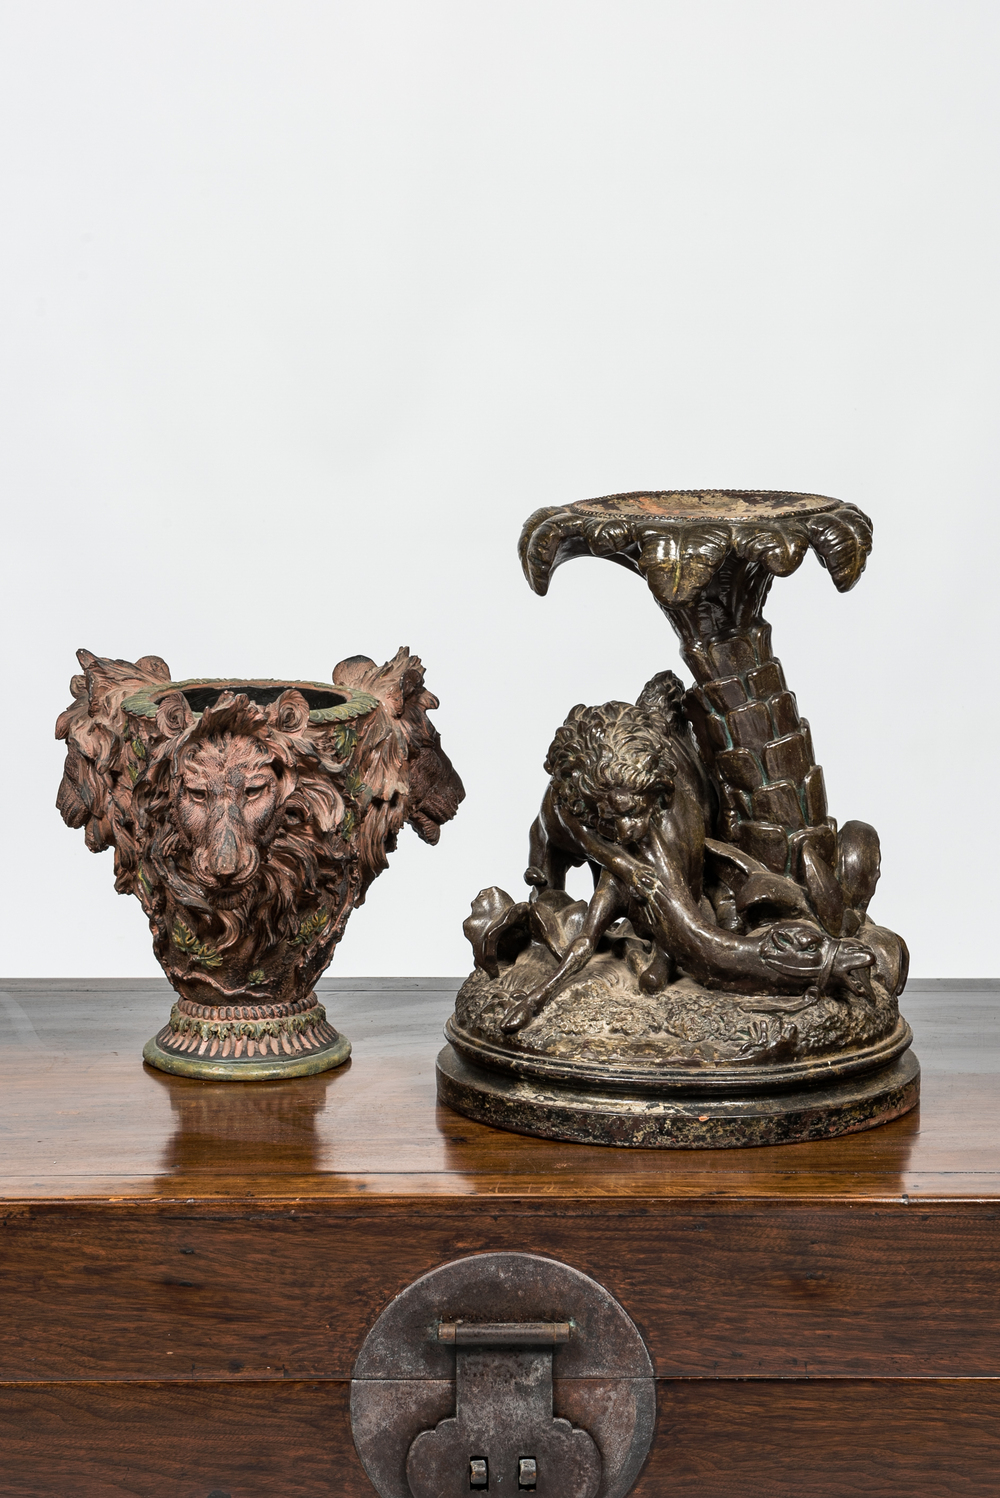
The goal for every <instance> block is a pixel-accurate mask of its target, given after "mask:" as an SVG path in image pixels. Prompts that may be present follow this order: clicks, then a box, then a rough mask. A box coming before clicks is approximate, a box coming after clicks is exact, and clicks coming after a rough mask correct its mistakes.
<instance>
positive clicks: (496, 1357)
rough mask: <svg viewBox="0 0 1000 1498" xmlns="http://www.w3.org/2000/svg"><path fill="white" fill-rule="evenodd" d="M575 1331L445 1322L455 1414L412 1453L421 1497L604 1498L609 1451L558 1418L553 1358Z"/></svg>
mask: <svg viewBox="0 0 1000 1498" xmlns="http://www.w3.org/2000/svg"><path fill="white" fill-rule="evenodd" d="M570 1333H571V1324H570V1322H568V1321H489V1322H470V1321H442V1322H440V1323H439V1325H438V1329H437V1335H438V1341H439V1342H444V1343H447V1344H448V1345H449V1346H451V1347H454V1348H455V1413H454V1415H453V1416H451V1417H450V1418H449V1419H447V1420H442V1421H440V1422H439V1424H438V1425H437V1426H436V1427H435V1429H434V1430H425V1431H422V1432H421V1433H420V1435H418V1436H417V1438H416V1440H415V1441H414V1442H413V1445H412V1446H411V1447H410V1450H409V1454H408V1456H407V1459H406V1477H407V1481H408V1482H409V1485H410V1491H411V1493H412V1494H413V1498H464V1495H465V1494H467V1493H468V1492H470V1491H472V1492H478V1493H492V1494H500V1495H504V1494H510V1498H516V1495H517V1494H518V1493H534V1494H536V1495H537V1498H595V1495H596V1493H597V1490H598V1488H599V1486H600V1482H601V1454H600V1452H599V1451H598V1449H597V1446H596V1445H595V1444H594V1441H593V1439H592V1437H591V1436H590V1435H589V1434H588V1432H587V1431H585V1430H580V1429H575V1428H574V1427H573V1426H572V1425H571V1424H570V1422H569V1421H568V1420H561V1419H558V1418H556V1416H555V1415H554V1414H553V1412H552V1354H553V1352H554V1350H555V1348H557V1347H559V1346H560V1345H562V1344H564V1343H566V1342H568V1341H569V1340H570Z"/></svg>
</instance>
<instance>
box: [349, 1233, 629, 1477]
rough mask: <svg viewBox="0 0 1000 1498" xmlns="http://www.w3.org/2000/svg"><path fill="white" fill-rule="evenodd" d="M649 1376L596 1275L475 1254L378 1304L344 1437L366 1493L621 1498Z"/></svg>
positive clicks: (536, 1258) (526, 1258)
mask: <svg viewBox="0 0 1000 1498" xmlns="http://www.w3.org/2000/svg"><path fill="white" fill-rule="evenodd" d="M484 1313H485V1314H484ZM487 1317H489V1318H490V1319H487ZM652 1373H653V1369H652V1365H651V1364H650V1360H649V1355H648V1353H647V1352H646V1348H645V1346H644V1345H643V1341H642V1338H641V1337H640V1335H639V1333H638V1331H637V1330H636V1328H635V1326H634V1325H633V1323H632V1321H631V1320H630V1319H629V1317H628V1315H627V1314H626V1312H625V1311H624V1310H623V1309H622V1307H621V1306H620V1305H619V1304H618V1302H617V1301H616V1300H615V1299H614V1297H613V1296H611V1295H610V1294H609V1293H608V1291H607V1290H605V1289H604V1287H603V1286H602V1285H599V1284H598V1283H597V1282H596V1280H592V1279H590V1278H589V1277H588V1276H587V1275H585V1274H581V1273H580V1271H579V1270H577V1269H572V1268H571V1267H570V1266H569V1265H568V1264H561V1263H559V1262H558V1261H557V1260H555V1259H546V1258H543V1257H542V1256H541V1255H538V1254H520V1253H488V1254H476V1255H473V1256H471V1257H469V1258H465V1259H457V1260H455V1261H454V1262H453V1263H450V1264H442V1265H441V1266H440V1268H438V1269H434V1270H432V1271H431V1272H430V1273H429V1274H425V1275H423V1276H422V1277H421V1278H420V1279H418V1280H416V1281H414V1283H413V1284H412V1285H410V1286H409V1287H408V1288H407V1289H405V1290H403V1291H402V1292H401V1293H400V1294H399V1295H397V1296H396V1298H395V1300H393V1301H391V1302H390V1303H389V1305H387V1306H386V1308H385V1310H384V1311H383V1312H382V1314H381V1315H380V1316H379V1318H378V1320H377V1321H376V1322H375V1324H374V1325H373V1326H372V1328H371V1330H370V1332H369V1333H368V1336H367V1338H366V1339H365V1343H364V1346H363V1347H362V1349H361V1352H360V1353H359V1355H358V1359H357V1362H356V1363H355V1366H354V1377H353V1379H352V1381H351V1429H352V1432H353V1435H354V1443H355V1446H356V1447H357V1450H358V1454H359V1456H360V1457H361V1461H362V1463H363V1465H364V1468H365V1471H366V1472H367V1474H368V1476H369V1478H370V1479H371V1481H372V1484H373V1486H374V1487H375V1490H376V1492H377V1493H378V1494H379V1495H380V1498H466V1495H468V1494H470V1493H471V1494H476V1493H480V1494H488V1495H490V1498H520V1495H521V1494H527V1493H533V1494H535V1498H625V1494H627V1493H628V1492H629V1490H630V1489H631V1488H632V1486H633V1484H634V1483H635V1481H636V1478H637V1477H638V1475H639V1472H640V1470H641V1468H642V1464H643V1461H644V1460H645V1456H646V1453H647V1451H648V1449H649V1445H650V1442H651V1440H652V1435H653V1422H654V1418H655V1393H654V1381H653V1377H652Z"/></svg>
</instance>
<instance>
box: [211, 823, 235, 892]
mask: <svg viewBox="0 0 1000 1498" xmlns="http://www.w3.org/2000/svg"><path fill="white" fill-rule="evenodd" d="M239 857H240V850H239V847H238V845H237V842H236V836H235V834H234V832H233V829H232V828H231V827H227V828H226V829H225V830H224V832H223V834H222V836H221V838H220V839H219V841H218V843H217V844H216V848H215V858H214V859H213V860H212V861H213V863H214V864H215V873H216V874H217V875H218V876H219V877H220V878H222V879H229V878H231V877H232V875H233V874H235V873H236V869H237V866H238V864H239Z"/></svg>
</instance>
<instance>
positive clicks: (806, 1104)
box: [437, 1045, 920, 1149]
mask: <svg viewBox="0 0 1000 1498" xmlns="http://www.w3.org/2000/svg"><path fill="white" fill-rule="evenodd" d="M437 1079H438V1098H439V1099H440V1101H441V1102H442V1103H446V1104H447V1106H448V1107H449V1108H454V1109H455V1111H456V1112H458V1113H464V1114H465V1115H466V1117H468V1118H474V1119H475V1120H476V1121H477V1122H478V1123H485V1124H492V1125H493V1126H494V1127H496V1128H500V1129H511V1130H513V1131H514V1132H515V1133H518V1134H536V1135H539V1136H540V1137H541V1138H543V1139H566V1140H569V1141H571V1142H573V1143H575V1144H609V1145H617V1146H619V1147H623V1148H628V1149H734V1148H748V1147H752V1146H755V1145H769V1144H796V1143H799V1142H801V1141H803V1140H807V1139H832V1138H835V1137H836V1136H837V1135H838V1134H855V1133H858V1132H859V1131H860V1130H862V1129H873V1128H875V1127H876V1126H877V1125H878V1124H883V1123H888V1122H889V1120H890V1119H893V1118H899V1117H900V1115H901V1114H903V1113H908V1112H909V1111H910V1109H911V1108H913V1107H915V1106H916V1104H917V1102H918V1100H919V1097H920V1065H919V1063H918V1061H917V1058H916V1056H914V1054H913V1052H912V1051H909V1050H908V1051H905V1052H904V1053H903V1055H901V1056H899V1057H897V1058H896V1059H895V1060H894V1061H891V1062H890V1063H889V1064H888V1065H887V1066H883V1067H880V1068H878V1069H877V1070H875V1071H870V1072H866V1073H864V1074H863V1075H861V1076H852V1077H847V1078H842V1079H841V1080H839V1081H829V1082H823V1081H820V1082H818V1083H814V1084H811V1085H809V1086H801V1087H797V1088H795V1089H794V1090H789V1091H786V1092H774V1093H770V1094H767V1095H762V1096H759V1097H747V1096H746V1095H745V1094H744V1095H734V1096H729V1097H727V1096H725V1095H720V1094H719V1092H718V1090H715V1091H712V1092H709V1091H708V1090H707V1089H706V1090H705V1091H702V1092H699V1091H698V1090H697V1088H696V1084H695V1083H694V1082H693V1079H692V1085H691V1089H690V1091H686V1092H684V1093H677V1092H672V1093H671V1094H670V1095H669V1096H662V1095H661V1096H659V1097H657V1096H654V1095H651V1094H650V1093H649V1092H644V1093H636V1094H634V1095H632V1096H629V1095H628V1094H627V1093H622V1092H612V1091H607V1092H600V1091H591V1090H589V1089H588V1090H586V1091H585V1090H583V1089H580V1088H574V1087H571V1086H566V1085H562V1084H559V1083H556V1082H552V1081H541V1080H539V1079H538V1078H532V1077H526V1076H518V1075H515V1074H512V1073H510V1072H506V1073H505V1072H499V1071H487V1070H486V1069H485V1068H484V1067H479V1066H474V1065H472V1064H470V1063H469V1062H468V1061H466V1060H465V1059H464V1058H463V1057H462V1056H460V1055H459V1054H458V1052H457V1051H456V1050H455V1049H454V1048H453V1047H452V1046H450V1045H446V1046H445V1047H444V1049H443V1050H442V1052H441V1054H440V1055H439V1056H438V1059H437Z"/></svg>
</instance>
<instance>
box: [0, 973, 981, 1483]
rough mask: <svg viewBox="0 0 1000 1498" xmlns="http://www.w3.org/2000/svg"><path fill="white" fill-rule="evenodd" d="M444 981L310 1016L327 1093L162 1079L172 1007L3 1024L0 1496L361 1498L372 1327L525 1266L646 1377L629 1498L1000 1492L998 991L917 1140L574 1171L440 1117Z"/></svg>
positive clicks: (59, 1001) (31, 998) (327, 996)
mask: <svg viewBox="0 0 1000 1498" xmlns="http://www.w3.org/2000/svg"><path fill="white" fill-rule="evenodd" d="M455 987H456V983H455V982H453V981H451V980H446V979H441V980H434V979H428V978H422V979H386V980H377V979H354V980H349V979H343V980H339V981H336V980H335V981H333V982H330V983H327V984H326V985H324V994H323V996H324V1000H325V1002H326V1003H327V1005H328V1008H329V1010H330V1015H331V1018H332V1019H333V1021H334V1022H335V1023H336V1024H337V1025H338V1027H339V1028H342V1029H343V1030H344V1031H345V1032H346V1033H347V1034H348V1035H349V1036H350V1038H351V1039H352V1041H353V1042H354V1057H353V1060H352V1061H351V1062H350V1064H349V1065H348V1066H347V1067H346V1068H343V1069H341V1070H340V1071H337V1072H332V1073H328V1074H326V1075H324V1076H318V1077H310V1078H305V1079H302V1080H300V1081H296V1082H290V1083H279V1084H267V1083H263V1084H252V1085H247V1086H242V1087H241V1086H235V1085H232V1084H229V1085H226V1084H210V1083H202V1082H194V1081H189V1080H186V1079H182V1078H175V1077H168V1076H164V1075H161V1074H159V1073H154V1072H152V1071H149V1070H148V1069H145V1068H144V1067H143V1066H142V1064H141V1062H140V1059H139V1056H140V1051H141V1047H142V1044H143V1042H144V1041H145V1040H146V1039H147V1038H148V1036H149V1035H151V1034H152V1033H153V1031H154V1030H155V1029H156V1028H157V1027H158V1026H159V1024H160V1023H161V1022H162V1017H163V1014H164V1012H165V1005H166V1003H167V998H166V993H167V991H166V987H165V985H164V984H162V983H160V982H155V981H152V980H150V981H148V982H132V983H129V982H125V981H118V982H107V983H97V982H83V981H80V982H71V981H58V982H45V981H42V980H37V981H32V982H19V983H8V984H7V985H6V988H5V990H4V997H3V998H2V999H0V1023H2V1036H3V1039H2V1045H0V1077H2V1100H0V1136H2V1170H0V1196H2V1203H0V1217H2V1222H3V1228H4V1231H3V1235H2V1238H0V1243H2V1272H3V1278H2V1291H3V1293H2V1302H0V1315H2V1322H3V1331H2V1338H0V1362H2V1366H0V1493H2V1494H4V1495H18V1498H22V1495H23V1498H27V1495H31V1498H34V1495H49V1494H52V1495H60V1498H62V1495H67V1498H125V1495H129V1498H209V1495H216V1498H219V1495H229V1498H265V1495H266V1498H320V1495H323V1498H326V1495H331V1494H332V1495H337V1498H355V1495H358V1498H361V1495H370V1494H371V1492H372V1489H371V1487H370V1485H369V1483H368V1480H367V1478H366V1477H365V1475H364V1472H363V1470H362V1468H361V1466H360V1463H359V1461H358V1458H357V1456H356V1454H355V1452H354V1447H353V1444H352V1441H351V1432H350V1420H349V1411H348V1389H349V1380H350V1376H351V1370H352V1367H353V1364H354V1361H355V1358H356V1356H357V1353H358V1350H359V1348H360V1346H361V1343H362V1341H363V1339H364V1337H365V1334H366V1332H367V1330H368V1328H369V1327H370V1325H371V1324H372V1322H373V1321H374V1320H375V1318H376V1317H377V1316H378V1314H379V1313H380V1311H381V1310H382V1309H383V1307H384V1306H385V1305H386V1304H387V1302H388V1301H389V1300H390V1299H391V1298H392V1297H393V1296H394V1295H395V1294H397V1293H398V1292H399V1291H400V1290H402V1289H403V1288H404V1287H405V1286H406V1285H408V1284H409V1283H410V1282H411V1281H412V1280H414V1279H415V1278H416V1277H417V1276H418V1275H420V1274H422V1273H424V1272H426V1271H427V1270H429V1269H432V1268H434V1267H436V1266H438V1265H440V1264H442V1263H445V1262H447V1261H448V1260H450V1259H453V1258H458V1257H461V1256H463V1255H467V1254H471V1253H476V1252H482V1251H489V1250H519V1251H529V1252H535V1253H541V1254H546V1255H550V1256H552V1257H554V1258H557V1259H561V1260H563V1261H565V1262H566V1263H568V1264H571V1265H573V1266H575V1267H576V1268H578V1269H580V1270H583V1271H584V1272H585V1273H586V1274H588V1275H590V1276H592V1277H593V1278H594V1279H596V1280H598V1281H600V1283H601V1284H603V1285H605V1286H606V1287H607V1288H608V1289H609V1290H610V1291H611V1293H612V1294H613V1295H614V1296H616V1297H617V1299H618V1300H619V1301H620V1302H621V1303H622V1304H623V1305H624V1307H625V1308H626V1310H627V1311H628V1312H629V1314H630V1315H631V1316H632V1318H633V1320H634V1321H635V1323H636V1325H637V1326H638V1328H639V1330H640V1331H641V1333H642V1335H643V1337H644V1338H645V1341H646V1343H647V1346H648V1348H649V1351H650V1355H651V1357H652V1361H653V1365H654V1369H655V1372H656V1376H657V1405H658V1413H657V1423H656V1433H655V1438H654V1442H653V1447H652V1451H651V1454H650V1457H649V1460H648V1462H647V1464H646V1467H645V1469H644V1471H643V1473H642V1475H641V1477H640V1478H639V1481H638V1483H637V1485H636V1487H635V1489H634V1492H635V1493H636V1495H637V1498H643V1495H644V1498H661V1495H662V1498H668V1495H669V1498H846V1495H869V1494H870V1495H873V1498H874V1495H878V1498H904V1495H905V1498H943V1495H952V1494H955V1495H958V1494H962V1495H970V1498H973V1495H974V1498H987V1495H990V1494H993V1493H1000V1292H998V1286H997V1280H998V1256H1000V984H995V983H990V982H981V983H951V984H949V983H945V982H942V983H922V984H919V983H918V984H914V985H913V986H912V987H911V988H910V989H909V990H908V991H907V994H906V995H905V997H904V1003H903V1008H904V1011H905V1013H906V1014H907V1017H908V1018H909V1019H910V1020H911V1023H912V1024H913V1027H914V1030H915V1032H916V1036H917V1039H916V1047H915V1048H916V1050H917V1052H918V1054H919V1056H920V1059H921V1062H922V1064H923V1095H922V1103H921V1106H920V1109H919V1111H917V1112H914V1113H911V1114H909V1115H908V1116H906V1117H905V1118H901V1119H899V1120H897V1121H896V1122H894V1123H891V1124H889V1125H886V1126H885V1127H883V1128H880V1129H876V1130H873V1131H871V1132H869V1133H865V1134H858V1135H854V1136H850V1137H847V1138H844V1139H839V1140H834V1141H829V1142H826V1143H818V1144H802V1145H790V1146H784V1147H781V1148H772V1149H752V1150H732V1151H719V1152H695V1151H685V1152H681V1151H678V1152H673V1151H628V1150H612V1149H600V1148H590V1147H584V1146H578V1145H562V1144H555V1143H551V1142H546V1141H542V1140H536V1139H530V1138H525V1137H522V1136H518V1135H514V1134H505V1133H499V1132H496V1131H492V1130H490V1129H487V1128H485V1127H482V1126H480V1125H477V1124H474V1123H471V1122H470V1121H468V1120H466V1119H464V1118H461V1117H459V1116H457V1115H455V1114H452V1113H450V1112H449V1111H448V1110H446V1109H444V1108H441V1107H439V1106H438V1105H437V1104H436V1103H435V1097H434V1057H435V1053H436V1051H437V1049H438V1046H439V1043H440V1035H441V1027H442V1024H443V1021H444V1019H445V1016H446V1014H447V1013H448V1011H449V1009H450V1006H451V1000H452V997H453V994H454V990H455Z"/></svg>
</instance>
